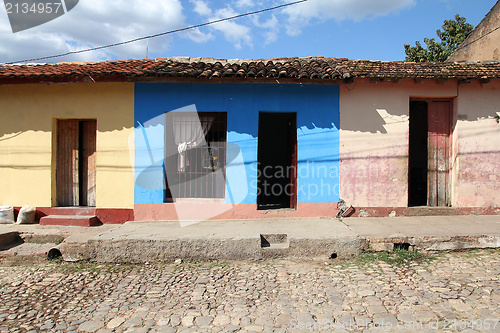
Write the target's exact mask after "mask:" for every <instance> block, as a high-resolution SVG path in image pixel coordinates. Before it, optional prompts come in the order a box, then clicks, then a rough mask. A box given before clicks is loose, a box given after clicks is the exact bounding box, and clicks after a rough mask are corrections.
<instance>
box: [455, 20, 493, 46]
mask: <svg viewBox="0 0 500 333" xmlns="http://www.w3.org/2000/svg"><path fill="white" fill-rule="evenodd" d="M498 29H500V26H498V27H496V28H495V29H493V30H491V31H489V32H487V33H485V34H484V35H482V36H481V37H478V38H476V39H474V40H472V41H470V42H469V43H467V44H463V45H462V44H461V45H459V46H458V47H457V50H459V49H461V48H464V47H466V46H469V45H471V44H474V43H475V42H477V41H479V40H480V39H483V38H484V37H486V36H488V35H489V34H491V33H493V32H495V31H497V30H498Z"/></svg>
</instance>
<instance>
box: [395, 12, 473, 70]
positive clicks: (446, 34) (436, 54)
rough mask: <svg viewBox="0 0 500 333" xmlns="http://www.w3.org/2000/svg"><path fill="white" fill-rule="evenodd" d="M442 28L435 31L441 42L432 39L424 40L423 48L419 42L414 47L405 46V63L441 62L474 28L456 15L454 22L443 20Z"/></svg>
mask: <svg viewBox="0 0 500 333" xmlns="http://www.w3.org/2000/svg"><path fill="white" fill-rule="evenodd" d="M442 28H443V31H441V30H437V31H436V34H437V35H438V37H439V39H440V40H441V42H437V41H436V40H435V39H434V38H431V39H429V38H425V39H424V43H425V45H426V47H425V48H424V47H423V46H422V44H421V43H420V42H419V41H416V42H415V46H411V45H410V44H405V53H406V59H405V61H415V62H443V61H445V60H446V59H448V57H449V56H450V55H451V54H452V53H453V51H455V50H456V49H457V47H458V46H459V45H460V44H461V43H462V42H463V41H464V40H465V39H466V38H467V36H469V35H470V33H471V32H472V30H474V26H473V25H472V24H470V23H466V19H465V18H464V17H461V16H460V15H458V14H457V15H455V19H454V20H445V21H444V24H443V26H442Z"/></svg>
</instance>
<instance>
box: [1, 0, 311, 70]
mask: <svg viewBox="0 0 500 333" xmlns="http://www.w3.org/2000/svg"><path fill="white" fill-rule="evenodd" d="M306 1H308V0H298V1H294V2H290V3H286V4H283V5H279V6H274V7H269V8H265V9H260V10H256V11H253V12H248V13H245V14H238V15H234V16H230V17H226V18H222V19H218V20H214V21H209V22H205V23H201V24H196V25H191V26H188V27H184V28H179V29H175V30H170V31H165V32H161V33H157V34H154V35H149V36H144V37H139V38H134V39H130V40H127V41H123V42H118V43H113V44H108V45H103V46H98V47H92V48H88V49H83V50H78V51H70V52H66V53H61V54H56V55H51V56H46V57H40V58H32V59H23V60H17V61H12V62H7V63H6V64H9V65H10V64H16V63H22V62H31V61H38V60H45V59H53V58H59V57H64V56H68V55H72V54H78V53H84V52H91V51H97V50H102V49H106V48H110V47H114V46H120V45H125V44H130V43H134V42H138V41H141V40H145V39H150V38H155V37H160V36H165V35H170V34H174V33H177V32H181V31H186V30H190V29H195V28H200V27H204V26H207V25H211V24H215V23H219V22H224V21H229V20H234V19H237V18H240V17H244V16H250V15H255V14H260V13H264V12H268V11H271V10H276V9H279V8H283V7H288V6H292V5H296V4H299V3H302V2H306Z"/></svg>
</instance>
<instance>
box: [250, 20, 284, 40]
mask: <svg viewBox="0 0 500 333" xmlns="http://www.w3.org/2000/svg"><path fill="white" fill-rule="evenodd" d="M253 22H254V24H255V26H257V27H259V28H261V29H264V30H266V31H264V32H263V33H262V35H263V36H264V45H268V44H271V43H274V42H275V41H276V40H278V34H279V31H280V28H279V21H278V19H277V18H276V16H275V15H271V17H270V18H269V19H268V20H266V21H264V22H260V21H259V17H258V16H255V17H254V20H253Z"/></svg>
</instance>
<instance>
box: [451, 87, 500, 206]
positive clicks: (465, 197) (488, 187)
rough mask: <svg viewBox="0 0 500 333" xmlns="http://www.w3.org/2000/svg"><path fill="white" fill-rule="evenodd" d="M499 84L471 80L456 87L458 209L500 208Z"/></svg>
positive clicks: (456, 194) (456, 186)
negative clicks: (497, 115) (497, 117)
mask: <svg viewBox="0 0 500 333" xmlns="http://www.w3.org/2000/svg"><path fill="white" fill-rule="evenodd" d="M496 112H500V82H498V81H496V82H491V83H483V84H481V83H480V82H479V81H472V82H471V83H470V84H466V85H461V86H460V87H459V96H458V99H457V113H458V115H460V116H461V117H460V118H463V117H464V116H466V117H467V119H459V120H458V121H457V125H456V128H455V132H456V138H457V160H456V164H457V169H456V182H455V188H454V191H455V195H454V199H455V205H456V206H457V207H499V203H500V174H499V173H498V172H499V170H500V169H499V166H500V124H499V123H498V121H497V119H495V116H496Z"/></svg>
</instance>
